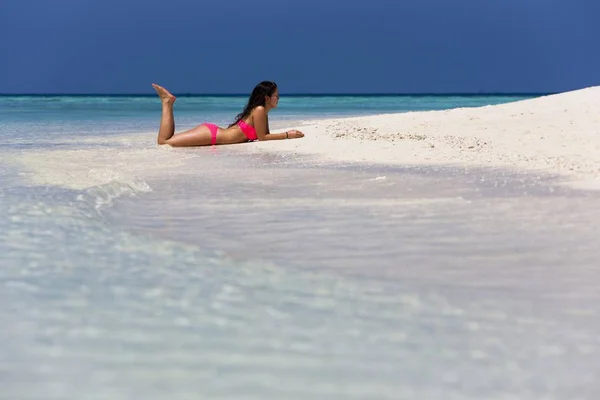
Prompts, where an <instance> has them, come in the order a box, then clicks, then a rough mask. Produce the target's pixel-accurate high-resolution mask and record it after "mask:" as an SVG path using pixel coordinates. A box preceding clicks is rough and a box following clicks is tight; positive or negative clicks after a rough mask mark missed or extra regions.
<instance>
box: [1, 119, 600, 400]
mask: <svg viewBox="0 0 600 400" xmlns="http://www.w3.org/2000/svg"><path fill="white" fill-rule="evenodd" d="M62 114H64V112H62ZM62 114H60V115H62ZM92 114H93V113H92ZM86 118H88V119H86V121H90V120H91V118H92V116H91V115H88V117H86ZM50 119H52V118H50ZM13 122H14V123H15V124H17V122H16V121H13ZM105 122H106V121H105ZM130 122H131V124H135V122H134V121H130ZM38 123H39V125H40V126H47V125H46V123H45V122H40V121H38ZM85 124H88V122H85ZM49 125H50V126H51V125H52V124H49ZM87 126H88V127H89V131H88V134H86V135H85V136H82V137H80V138H79V139H78V140H77V141H70V142H69V141H65V140H64V137H62V136H60V135H58V134H57V136H55V137H54V136H51V137H40V136H31V137H30V138H29V139H27V140H30V142H31V146H29V147H26V146H14V147H5V148H3V149H2V150H1V152H2V161H1V162H0V181H1V182H2V183H3V185H2V188H1V190H0V207H1V208H2V209H3V210H7V212H5V213H3V214H2V215H1V216H0V265H2V268H0V304H2V306H0V387H1V388H2V391H1V393H0V398H2V399H4V398H6V399H37V398H44V399H76V398H90V399H130V398H132V397H136V398H137V397H140V398H147V399H163V398H169V399H187V398H198V397H207V398H236V399H237V398H243V399H247V398H256V399H265V398H278V399H280V398H286V399H287V398H289V399H305V398H327V399H338V398H339V399H367V398H377V399H398V398H419V399H438V398H444V399H482V398H485V399H512V398H518V399H540V398H546V399H565V398H569V399H575V398H581V399H594V398H596V397H597V396H598V394H600V385H599V384H598V382H597V376H598V374H599V372H600V361H598V360H599V358H598V355H599V352H600V334H599V332H600V322H599V321H600V318H599V316H598V309H597V307H596V304H598V302H599V300H600V294H599V293H600V287H599V286H600V279H599V278H600V276H599V275H600V272H599V268H598V266H599V265H600V263H599V262H598V249H599V248H600V224H598V221H599V217H600V202H599V201H598V200H599V198H600V194H598V193H596V192H585V191H576V190H569V189H566V188H564V187H561V186H558V185H556V178H554V177H551V176H538V175H532V174H527V173H524V172H516V171H506V170H501V169H496V170H490V169H458V168H450V167H415V166H404V167H390V166H385V165H352V164H340V163H330V162H327V161H325V160H321V159H314V158H311V157H299V156H291V155H282V154H275V153H266V154H262V155H257V154H252V155H251V154H249V152H248V151H247V149H248V147H245V146H226V147H218V148H199V149H164V148H156V146H155V145H154V137H149V136H148V135H138V134H127V135H125V132H126V131H123V132H115V133H114V134H113V135H112V136H109V137H102V136H99V135H98V133H99V132H103V131H102V129H101V128H95V127H93V126H92V124H89V125H87ZM0 129H6V128H5V126H4V127H3V128H0ZM95 129H98V130H95ZM3 132H4V134H6V132H7V131H6V130H5V131H3ZM29 134H30V133H29ZM22 137H23V138H24V137H25V135H23V136H22ZM24 142H25V140H24V141H23V142H22V144H23V143H24Z"/></svg>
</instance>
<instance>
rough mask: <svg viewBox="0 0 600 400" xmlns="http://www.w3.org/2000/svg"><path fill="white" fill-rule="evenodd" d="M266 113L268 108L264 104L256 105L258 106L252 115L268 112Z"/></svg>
mask: <svg viewBox="0 0 600 400" xmlns="http://www.w3.org/2000/svg"><path fill="white" fill-rule="evenodd" d="M266 113H267V110H266V109H265V107H264V106H256V107H254V109H253V110H252V112H251V114H252V115H261V114H266Z"/></svg>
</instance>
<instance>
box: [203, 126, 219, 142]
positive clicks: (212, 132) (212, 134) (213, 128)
mask: <svg viewBox="0 0 600 400" xmlns="http://www.w3.org/2000/svg"><path fill="white" fill-rule="evenodd" d="M202 125H205V126H206V127H207V128H208V130H209V131H210V144H212V145H213V146H214V145H215V144H217V131H218V130H219V127H218V126H217V125H215V124H209V123H204V124H202Z"/></svg>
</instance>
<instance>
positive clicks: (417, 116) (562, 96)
mask: <svg viewBox="0 0 600 400" xmlns="http://www.w3.org/2000/svg"><path fill="white" fill-rule="evenodd" d="M278 125H279V124H278ZM290 128H291V127H290ZM294 128H297V129H300V130H302V131H303V132H304V133H305V135H306V136H305V137H304V138H303V139H300V140H289V141H287V140H286V141H276V142H268V143H265V142H256V143H254V144H253V146H251V148H250V149H248V152H249V153H252V152H255V151H256V152H272V151H285V152H292V153H296V154H302V155H314V156H318V157H319V158H321V159H323V160H328V161H333V162H335V161H344V162H358V163H362V162H371V163H373V162H376V163H385V164H395V165H401V164H402V165H404V164H410V165H441V164H445V165H452V166H461V167H468V166H480V167H481V166H483V167H504V168H506V167H508V168H517V169H522V170H527V171H529V172H538V173H550V174H556V175H559V176H562V177H563V178H564V182H561V184H565V185H567V186H569V187H571V188H577V189H587V190H600V86H597V87H590V88H585V89H579V90H575V91H570V92H564V93H559V94H552V95H547V96H541V97H536V98H533V99H526V100H519V101H515V102H511V103H504V104H499V105H492V106H483V107H469V108H455V109H450V110H441V111H437V110H436V111H412V112H406V113H391V114H379V115H371V116H360V117H346V118H334V119H319V120H304V121H303V122H302V124H301V125H299V126H295V127H294Z"/></svg>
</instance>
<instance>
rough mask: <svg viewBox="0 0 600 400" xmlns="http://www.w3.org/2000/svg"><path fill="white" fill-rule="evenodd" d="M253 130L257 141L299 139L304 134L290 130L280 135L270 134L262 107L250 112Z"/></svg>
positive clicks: (266, 117)
mask: <svg viewBox="0 0 600 400" xmlns="http://www.w3.org/2000/svg"><path fill="white" fill-rule="evenodd" d="M252 119H253V122H254V129H255V130H256V136H258V140H261V141H262V140H281V139H295V138H301V137H303V136H304V134H303V133H302V132H300V131H296V130H291V131H287V132H282V133H271V132H270V131H269V118H268V116H267V111H266V110H265V108H264V107H256V108H255V109H254V111H253V112H252Z"/></svg>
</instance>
